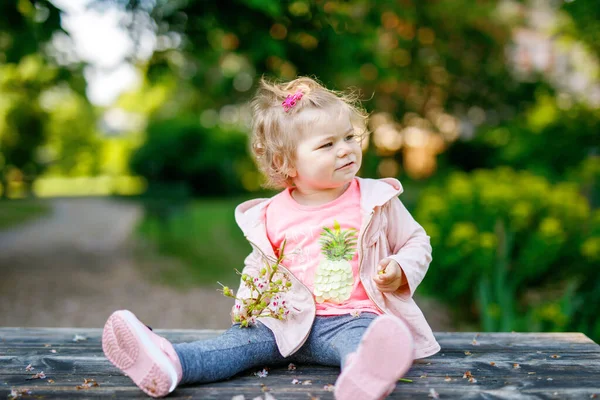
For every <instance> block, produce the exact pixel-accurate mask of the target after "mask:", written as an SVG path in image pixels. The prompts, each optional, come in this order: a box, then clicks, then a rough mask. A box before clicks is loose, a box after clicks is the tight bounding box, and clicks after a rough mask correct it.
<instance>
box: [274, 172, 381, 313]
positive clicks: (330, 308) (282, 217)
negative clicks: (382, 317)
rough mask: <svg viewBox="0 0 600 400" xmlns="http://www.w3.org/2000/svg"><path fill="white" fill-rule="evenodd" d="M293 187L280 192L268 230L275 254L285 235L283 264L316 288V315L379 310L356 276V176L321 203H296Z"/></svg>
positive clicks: (311, 289) (357, 203) (357, 196)
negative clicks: (347, 185)
mask: <svg viewBox="0 0 600 400" xmlns="http://www.w3.org/2000/svg"><path fill="white" fill-rule="evenodd" d="M292 190H293V189H292V188H288V189H286V190H284V191H283V192H281V193H279V194H278V195H276V196H275V197H274V198H273V200H272V201H271V203H270V204H269V206H268V207H267V211H266V219H267V221H266V225H267V235H268V237H269V240H270V241H271V245H272V246H273V249H274V250H275V252H276V253H277V250H278V249H279V247H280V246H281V243H282V242H283V240H284V239H287V240H286V246H285V250H284V255H285V258H284V260H283V261H282V263H283V265H284V266H285V267H287V268H288V269H289V270H290V272H292V273H293V274H294V275H295V276H296V277H297V278H298V279H300V281H302V283H304V284H305V285H306V286H307V287H308V289H309V290H310V291H311V292H312V293H313V296H314V298H315V302H316V305H317V315H339V314H348V313H351V312H353V311H358V312H362V311H369V312H375V313H377V314H381V312H380V311H379V310H378V309H377V307H376V306H375V304H374V303H373V302H372V301H371V299H369V297H368V295H367V293H366V291H365V289H364V287H363V285H362V283H361V282H360V279H359V278H358V251H357V245H358V234H359V232H360V227H361V222H362V217H361V215H362V213H361V209H360V187H359V185H358V181H357V180H356V179H354V180H352V182H351V184H350V186H349V187H348V189H346V191H345V192H344V193H343V194H342V195H341V196H340V197H338V198H337V199H335V200H333V201H331V202H329V203H326V204H322V205H319V206H305V205H301V204H298V203H297V202H296V200H294V198H293V197H292V195H291V191H292Z"/></svg>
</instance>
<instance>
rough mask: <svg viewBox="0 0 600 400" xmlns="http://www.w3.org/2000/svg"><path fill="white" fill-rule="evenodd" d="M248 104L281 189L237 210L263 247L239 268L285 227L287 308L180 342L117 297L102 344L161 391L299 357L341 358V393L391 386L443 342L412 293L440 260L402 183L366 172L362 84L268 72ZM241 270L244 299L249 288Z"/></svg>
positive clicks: (370, 395) (269, 171)
mask: <svg viewBox="0 0 600 400" xmlns="http://www.w3.org/2000/svg"><path fill="white" fill-rule="evenodd" d="M252 109H253V117H254V120H253V128H252V142H251V143H252V152H253V155H254V157H255V158H256V161H257V164H258V166H259V168H260V169H261V171H262V172H263V173H264V175H265V177H266V180H267V184H268V186H270V187H273V188H282V189H283V191H281V192H280V193H279V194H277V195H275V196H274V197H272V198H270V199H256V200H250V201H247V202H245V203H243V204H241V205H239V206H238V207H237V209H236V210H235V217H236V221H237V223H238V225H239V226H240V228H241V229H242V231H243V232H244V235H245V236H246V238H247V239H248V241H249V242H250V243H251V245H252V247H253V251H252V252H251V254H250V255H248V257H247V258H246V260H245V266H244V269H243V271H242V273H243V274H246V275H248V276H250V277H257V276H258V275H259V274H260V272H259V271H260V270H261V268H263V266H264V263H263V260H265V258H267V259H271V260H273V259H277V258H279V256H280V255H279V254H278V251H279V249H280V248H281V245H282V243H284V240H285V251H284V253H285V254H284V255H283V257H284V258H283V261H282V264H281V265H282V267H281V268H282V270H283V271H284V272H285V273H286V274H287V275H289V280H290V282H291V287H290V289H289V290H288V291H286V292H284V293H282V296H285V300H286V302H287V304H288V305H290V307H289V310H290V312H289V314H287V315H286V316H285V318H282V319H278V318H272V317H259V318H257V319H256V322H255V323H254V324H250V326H249V327H243V328H241V327H240V326H239V325H240V324H239V323H234V324H233V326H232V327H231V328H230V329H229V330H227V331H226V332H225V333H223V334H222V335H220V336H218V337H216V338H213V339H208V340H201V341H197V342H192V343H178V344H172V343H170V342H169V341H168V340H166V339H164V338H162V337H160V336H158V335H156V334H154V333H153V332H152V331H151V330H149V329H148V328H147V327H146V326H145V325H144V324H143V323H141V322H140V321H139V320H138V319H137V318H136V317H135V316H134V315H133V314H132V313H131V312H129V311H126V310H120V311H116V312H115V313H113V314H112V315H111V316H110V317H109V319H108V321H107V322H106V325H105V327H104V332H103V335H102V347H103V350H104V353H105V354H106V356H107V358H108V359H109V360H110V361H111V362H112V363H113V364H114V365H115V366H117V367H118V368H119V369H121V370H122V371H123V372H124V373H125V374H127V376H129V377H130V378H131V379H132V380H133V381H134V382H135V384H136V385H137V386H139V387H140V388H141V389H142V390H143V391H144V392H146V393H147V394H148V395H150V396H153V397H161V396H165V395H167V394H168V393H170V392H172V391H173V390H174V389H175V388H176V387H177V386H178V385H182V384H192V383H207V382H214V381H218V380H223V379H227V378H230V377H232V376H234V375H235V374H237V373H239V372H242V371H244V370H247V369H249V368H256V367H261V368H262V367H263V366H265V365H276V364H285V363H290V362H295V363H312V364H321V365H329V366H335V367H340V368H341V374H340V375H339V377H338V379H337V381H336V383H335V397H336V399H381V398H384V397H386V396H387V395H388V394H389V393H391V392H392V391H393V390H394V388H395V387H396V382H397V381H398V379H399V378H400V377H402V376H403V375H404V374H405V373H406V371H407V370H408V369H409V368H410V366H411V364H412V362H413V360H414V359H415V358H422V357H427V356H430V355H432V354H434V353H436V352H437V351H439V349H440V347H439V345H438V343H437V342H436V340H435V338H434V336H433V334H432V332H431V328H430V327H429V325H428V324H427V321H426V320H425V318H424V317H423V314H422V313H421V310H420V309H419V307H418V306H417V305H416V304H415V302H414V300H413V298H412V295H413V293H414V291H415V289H416V288H417V286H418V285H419V283H420V282H421V280H422V279H423V277H424V275H425V273H426V272H427V269H428V267H429V263H430V262H431V247H430V244H429V237H428V236H427V235H426V233H425V231H424V230H423V228H422V227H421V226H420V225H419V224H418V223H417V222H416V221H415V220H414V219H413V218H412V216H411V215H410V214H409V212H408V211H407V210H406V208H405V207H404V205H403V204H402V203H401V202H400V200H399V199H398V195H399V194H400V193H402V186H401V185H400V182H398V181H397V180H396V179H379V180H374V179H361V178H358V177H356V173H357V172H358V170H359V169H360V166H361V160H362V150H361V138H362V136H363V135H364V134H365V132H366V119H367V115H366V113H365V112H364V110H363V109H362V108H361V106H360V105H359V104H358V102H357V100H356V99H355V98H354V97H352V96H351V95H349V94H343V93H338V92H334V91H331V90H328V89H326V88H324V87H323V86H321V85H320V84H319V83H317V82H316V81H315V80H313V79H310V78H305V77H302V78H298V79H295V80H293V81H291V82H288V83H285V84H277V83H270V82H267V81H265V80H264V79H263V80H261V82H260V87H259V89H258V91H257V93H256V96H255V98H254V100H253V102H252ZM244 283H245V282H243V281H242V284H241V285H240V289H239V290H238V292H236V295H237V297H238V298H242V299H243V298H247V297H248V296H250V289H248V287H247V286H246V285H245V284H244ZM236 304H237V305H239V302H236ZM236 312H238V309H237V308H236V307H234V309H233V311H232V317H233V320H239V318H236Z"/></svg>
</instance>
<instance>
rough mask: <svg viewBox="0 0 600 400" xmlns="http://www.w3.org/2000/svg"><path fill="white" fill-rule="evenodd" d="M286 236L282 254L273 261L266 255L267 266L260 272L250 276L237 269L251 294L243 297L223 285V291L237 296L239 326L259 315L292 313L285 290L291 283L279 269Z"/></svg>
mask: <svg viewBox="0 0 600 400" xmlns="http://www.w3.org/2000/svg"><path fill="white" fill-rule="evenodd" d="M284 250H285V240H284V241H283V243H282V244H281V248H280V249H279V257H278V258H277V261H276V262H275V263H274V264H271V263H270V262H269V260H268V259H266V258H265V259H263V261H264V263H265V267H263V268H261V270H260V272H259V276H256V277H251V276H250V275H248V274H242V273H241V272H239V271H238V270H237V269H236V270H235V272H236V273H237V274H238V275H241V277H242V282H244V284H245V285H246V286H247V287H248V289H250V297H246V298H243V299H240V298H238V297H236V296H235V294H234V293H233V290H231V289H230V288H229V287H227V286H223V285H222V284H221V283H219V284H220V285H221V286H223V290H222V292H223V294H224V295H225V296H227V297H231V298H233V299H235V306H234V309H233V319H234V321H235V322H239V323H240V327H242V328H244V327H248V326H249V325H250V324H253V323H255V322H256V318H258V317H271V318H277V319H279V320H284V319H286V318H287V316H288V315H289V313H290V309H289V305H288V302H287V301H286V300H285V292H287V291H288V290H289V289H290V287H292V282H291V281H290V279H289V276H288V274H287V273H286V272H285V271H282V270H281V269H280V264H281V261H282V260H283V258H284Z"/></svg>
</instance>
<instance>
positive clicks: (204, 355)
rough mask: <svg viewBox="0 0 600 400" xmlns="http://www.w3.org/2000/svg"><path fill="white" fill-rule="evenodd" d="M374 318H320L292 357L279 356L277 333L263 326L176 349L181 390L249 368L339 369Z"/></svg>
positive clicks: (368, 315) (231, 331)
mask: <svg viewBox="0 0 600 400" xmlns="http://www.w3.org/2000/svg"><path fill="white" fill-rule="evenodd" d="M376 317H377V315H376V314H374V313H369V312H364V313H361V314H360V316H357V317H354V316H352V315H350V314H344V315H336V316H317V317H316V318H315V321H314V323H313V326H312V328H311V331H310V335H309V336H308V339H307V340H306V342H305V343H304V344H303V345H302V347H300V349H299V350H298V351H297V352H296V353H294V354H292V355H291V356H289V357H283V356H282V355H281V354H280V353H279V350H278V349H277V344H276V343H275V337H274V336H273V333H272V332H271V330H270V329H269V328H267V327H266V326H264V325H263V324H261V323H260V322H259V323H257V324H255V325H253V326H251V327H250V328H240V327H239V325H238V324H235V325H233V326H232V327H231V328H229V329H228V330H227V331H225V332H224V333H223V334H222V335H220V336H218V337H215V338H212V339H205V340H199V341H196V342H191V343H179V344H174V345H173V346H174V347H175V351H176V352H177V355H178V356H179V359H180V361H181V366H182V369H183V378H182V381H181V384H185V383H208V382H215V381H220V380H223V379H227V378H230V377H232V376H234V375H235V374H237V373H239V372H242V371H245V370H247V369H249V368H255V367H264V366H270V365H277V364H284V363H290V362H294V363H298V364H320V365H328V366H337V367H341V366H343V364H344V362H345V360H346V356H347V355H348V354H350V353H352V352H354V351H355V350H356V348H357V347H358V344H359V343H360V339H361V338H362V336H363V334H364V333H365V330H366V329H367V327H368V326H369V324H370V323H371V322H372V321H373V320H374V319H375V318H376Z"/></svg>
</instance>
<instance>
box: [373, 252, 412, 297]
mask: <svg viewBox="0 0 600 400" xmlns="http://www.w3.org/2000/svg"><path fill="white" fill-rule="evenodd" d="M373 281H374V282H375V285H376V286H377V289H379V290H380V291H381V292H395V291H396V290H398V288H399V287H400V286H402V284H403V283H404V281H405V279H404V272H402V268H400V265H399V264H398V263H397V262H396V261H394V260H392V259H391V258H384V259H383V260H381V261H379V265H377V275H375V276H374V277H373Z"/></svg>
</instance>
